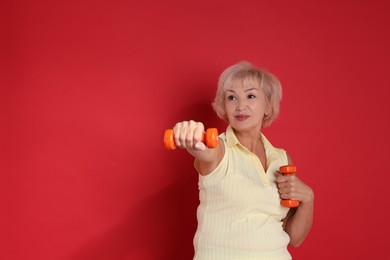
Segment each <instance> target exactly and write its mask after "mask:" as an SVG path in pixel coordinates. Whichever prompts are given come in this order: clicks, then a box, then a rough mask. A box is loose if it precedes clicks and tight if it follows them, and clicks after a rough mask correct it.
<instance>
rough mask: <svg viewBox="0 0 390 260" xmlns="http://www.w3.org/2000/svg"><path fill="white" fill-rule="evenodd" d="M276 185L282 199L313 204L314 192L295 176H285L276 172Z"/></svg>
mask: <svg viewBox="0 0 390 260" xmlns="http://www.w3.org/2000/svg"><path fill="white" fill-rule="evenodd" d="M276 184H277V186H278V190H279V194H280V197H281V198H282V199H289V200H298V201H300V202H301V203H308V202H313V200H314V193H313V190H312V189H311V188H310V187H309V186H308V185H307V184H305V183H304V182H303V181H302V180H301V179H299V178H298V177H297V176H296V175H295V174H292V175H283V174H281V173H280V172H279V171H277V172H276Z"/></svg>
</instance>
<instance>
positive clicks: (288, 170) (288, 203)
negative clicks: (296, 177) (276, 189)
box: [279, 165, 299, 208]
mask: <svg viewBox="0 0 390 260" xmlns="http://www.w3.org/2000/svg"><path fill="white" fill-rule="evenodd" d="M279 171H280V173H281V174H283V175H293V174H294V173H296V172H297V167H296V166H294V165H285V166H281V167H280V168H279ZM282 205H283V206H285V207H288V208H296V207H298V206H299V201H298V200H282Z"/></svg>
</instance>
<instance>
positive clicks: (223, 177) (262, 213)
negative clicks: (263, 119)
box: [194, 126, 291, 260]
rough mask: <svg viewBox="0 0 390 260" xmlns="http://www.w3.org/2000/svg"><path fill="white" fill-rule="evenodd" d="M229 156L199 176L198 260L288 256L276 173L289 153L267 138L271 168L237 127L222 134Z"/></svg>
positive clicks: (271, 259)
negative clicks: (244, 141) (239, 135)
mask: <svg viewBox="0 0 390 260" xmlns="http://www.w3.org/2000/svg"><path fill="white" fill-rule="evenodd" d="M220 138H221V139H222V140H223V141H222V142H221V143H220V145H225V154H224V157H223V159H222V161H221V163H220V164H219V165H218V166H217V168H216V169H215V170H214V171H213V172H212V173H210V174H209V175H206V176H201V175H199V198H200V205H199V207H198V212H197V218H198V229H197V231H196V234H195V237H194V247H195V256H194V260H233V259H234V260H287V259H291V256H290V254H289V253H288V251H287V245H288V243H289V241H290V238H289V236H288V235H287V233H286V232H285V231H284V230H283V228H282V222H281V220H282V219H283V218H284V217H285V216H286V214H287V212H288V208H285V207H283V206H281V205H280V196H279V193H278V189H277V186H276V183H275V175H274V173H275V172H276V171H277V170H278V169H279V167H280V166H282V165H286V164H287V155H286V152H285V151H284V150H282V149H277V148H274V147H273V146H272V145H271V144H270V143H269V142H268V140H267V139H266V138H265V137H264V136H263V135H260V137H259V138H262V140H263V143H264V146H265V150H266V156H267V162H268V169H267V172H264V169H263V166H262V165H261V162H260V160H259V159H258V157H257V156H256V155H254V154H253V153H252V152H250V151H249V150H248V149H247V148H245V147H244V146H242V145H241V144H240V143H239V142H238V140H237V138H236V136H235V135H234V132H233V130H232V128H231V127H230V126H229V127H228V128H227V130H226V133H223V134H221V135H220Z"/></svg>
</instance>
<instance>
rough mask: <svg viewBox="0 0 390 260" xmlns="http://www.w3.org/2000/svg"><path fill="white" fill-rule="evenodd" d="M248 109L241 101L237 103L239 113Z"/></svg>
mask: <svg viewBox="0 0 390 260" xmlns="http://www.w3.org/2000/svg"><path fill="white" fill-rule="evenodd" d="M245 108H246V104H245V102H242V101H239V102H237V106H236V110H237V111H242V110H244V109H245Z"/></svg>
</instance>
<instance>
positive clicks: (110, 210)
mask: <svg viewBox="0 0 390 260" xmlns="http://www.w3.org/2000/svg"><path fill="white" fill-rule="evenodd" d="M386 2H387V1H303V0H301V1H299V0H298V1H283V0H282V1H259V0H253V1H247V0H243V1H222V0H214V1H203V0H201V1H199V0H198V1H173V0H169V1H160V0H154V1H124V0H121V1H108V0H94V1H92V0H90V1H87V0H81V1H80V0H79V1H48V0H35V1H6V0H3V1H0V12H1V13H0V17H1V25H0V26H1V31H2V33H1V34H2V36H1V57H0V61H1V63H0V66H1V67H0V68H1V82H0V84H1V92H0V94H1V100H0V101H1V107H0V108H1V126H0V127H1V144H0V147H1V159H0V160H1V169H0V170H1V182H0V185H1V187H0V192H1V194H0V202H1V205H0V206H1V218H2V220H1V222H0V225H1V230H0V240H1V241H0V258H1V259H9V260H11V259H50V260H51V259H64V260H65V259H76V260H77V259H94V260H99V259H110V260H113V259H143V260H155V259H191V257H192V254H193V248H192V236H193V234H194V232H195V229H196V217H195V212H196V207H197V205H198V193H197V175H196V172H195V170H194V169H193V166H192V158H191V157H190V156H189V155H188V154H187V153H186V152H185V151H175V152H167V151H165V150H164V148H163V145H162V135H163V131H164V130H165V128H170V127H172V126H173V125H174V123H175V122H177V121H181V120H188V119H194V120H200V121H203V122H204V123H205V125H206V127H218V128H219V129H220V131H221V132H222V131H224V130H225V127H226V125H225V124H224V123H223V122H221V121H220V120H219V119H218V118H217V117H216V116H215V114H214V112H213V111H212V109H211V105H210V103H211V101H212V99H213V97H214V94H215V90H216V83H217V80H218V76H219V74H220V73H221V72H222V71H223V69H225V68H226V67H228V66H230V65H232V64H234V63H236V62H238V61H241V60H248V61H251V62H253V63H255V64H256V65H258V66H261V67H264V68H266V69H268V70H270V71H271V72H273V73H274V74H276V75H277V76H278V77H279V78H280V80H281V82H282V85H283V88H284V98H283V101H282V106H281V115H280V117H279V118H278V119H277V121H276V122H275V123H274V124H273V125H272V126H271V127H270V128H268V129H266V130H265V134H266V135H267V137H268V138H269V139H270V140H271V141H272V142H273V144H274V145H275V146H278V147H283V148H285V149H286V150H287V151H288V152H289V153H290V154H291V156H292V158H293V161H294V162H295V164H296V165H297V166H298V174H299V176H300V177H301V178H302V179H304V180H305V181H306V182H307V183H308V184H310V185H311V186H312V187H313V189H314V190H315V195H316V201H315V204H316V205H315V220H314V226H313V229H312V231H311V233H310V235H309V236H308V238H307V240H306V241H305V243H304V244H303V245H302V246H301V247H299V248H298V249H291V252H292V255H293V257H294V259H317V260H320V259H385V258H386V257H387V256H388V252H387V251H388V250H386V248H387V247H388V245H387V244H388V242H387V241H388V235H389V231H390V230H389V228H388V225H387V222H388V219H389V217H390V214H389V210H388V198H389V197H388V196H389V181H390V178H389V169H388V167H387V166H386V164H387V162H388V158H389V152H388V147H389V145H390V143H389V137H388V133H389V131H390V126H389V115H388V114H389V110H390V109H389V103H388V98H389V92H390V91H389V81H388V70H389V58H390V55H389V46H390V39H389V24H390V18H389V4H387V3H386Z"/></svg>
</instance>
